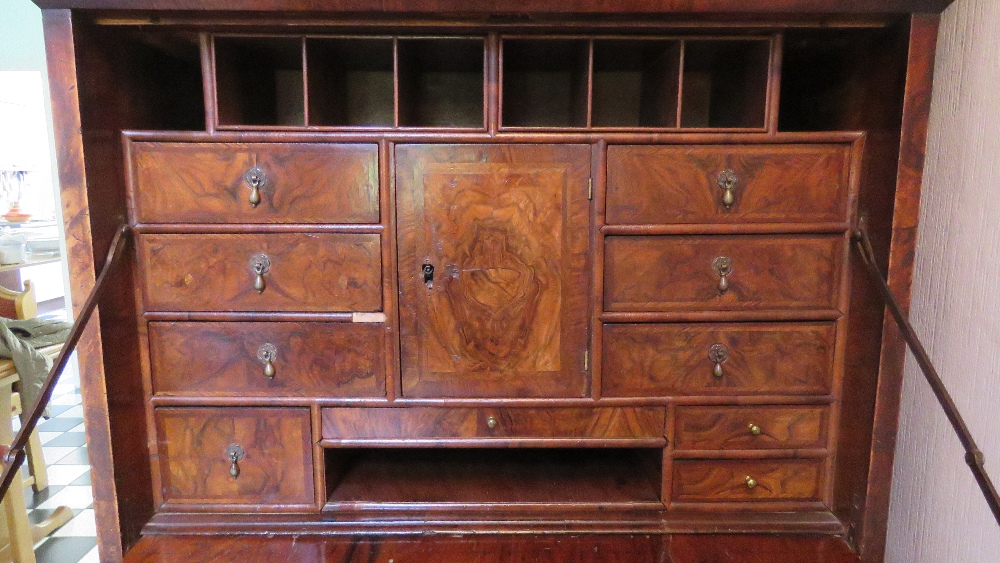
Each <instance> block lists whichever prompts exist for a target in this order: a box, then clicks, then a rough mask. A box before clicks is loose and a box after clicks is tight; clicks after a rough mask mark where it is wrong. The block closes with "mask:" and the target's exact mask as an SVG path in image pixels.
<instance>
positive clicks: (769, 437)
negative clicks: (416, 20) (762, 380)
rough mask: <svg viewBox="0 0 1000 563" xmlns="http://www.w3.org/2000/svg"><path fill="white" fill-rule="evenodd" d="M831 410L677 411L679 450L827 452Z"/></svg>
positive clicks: (676, 423)
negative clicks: (800, 450)
mask: <svg viewBox="0 0 1000 563" xmlns="http://www.w3.org/2000/svg"><path fill="white" fill-rule="evenodd" d="M828 413H829V407H822V406H808V407H806V406H802V407H799V406H793V407H786V406H773V407H772V406H759V407H685V406H680V407H677V414H676V418H675V422H674V448H675V449H677V450H758V449H785V448H825V447H826V446H827V440H826V431H827V426H828V424H827V421H828Z"/></svg>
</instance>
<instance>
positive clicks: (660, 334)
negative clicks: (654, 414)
mask: <svg viewBox="0 0 1000 563" xmlns="http://www.w3.org/2000/svg"><path fill="white" fill-rule="evenodd" d="M835 333H836V327H835V325H834V324H833V323H792V324H777V323H736V324H726V323H704V324H700V323H699V324H689V323H679V324H652V323H651V324H606V325H604V357H603V372H602V374H603V379H602V392H603V393H604V395H605V396H609V397H641V396H649V395H653V396H670V395H729V394H739V395H754V394H766V393H773V394H786V393H787V394H819V395H822V394H826V393H828V392H829V391H830V388H831V385H832V377H833V342H834V335H835ZM715 344H722V345H724V346H725V347H726V350H727V352H728V358H727V359H726V361H725V362H723V363H722V364H721V367H722V375H721V377H719V376H716V375H715V373H714V368H715V364H714V362H713V361H712V359H711V358H710V357H709V350H710V348H711V347H712V346H713V345H715Z"/></svg>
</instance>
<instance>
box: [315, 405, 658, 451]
mask: <svg viewBox="0 0 1000 563" xmlns="http://www.w3.org/2000/svg"><path fill="white" fill-rule="evenodd" d="M664 417H665V413H664V410H663V409H662V408H660V407H640V408H619V407H608V408H596V409H590V408H521V407H510V408H493V407H489V408H437V407H409V408H328V409H323V439H324V440H331V441H351V442H358V441H393V440H401V441H408V442H412V441H413V440H461V439H580V440H584V439H594V440H601V439H604V440H640V439H652V440H662V439H663V436H664Z"/></svg>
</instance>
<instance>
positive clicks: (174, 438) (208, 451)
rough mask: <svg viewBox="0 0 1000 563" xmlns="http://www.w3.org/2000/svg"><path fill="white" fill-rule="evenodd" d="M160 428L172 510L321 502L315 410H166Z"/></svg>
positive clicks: (164, 482)
mask: <svg viewBox="0 0 1000 563" xmlns="http://www.w3.org/2000/svg"><path fill="white" fill-rule="evenodd" d="M137 423H138V421H137ZM156 428H157V433H158V435H159V441H158V447H159V456H158V457H159V462H160V479H161V490H162V494H163V500H164V502H165V503H166V505H167V507H169V508H173V509H182V510H183V509H185V508H187V507H190V508H193V509H194V508H196V507H197V506H199V505H200V506H201V507H202V509H204V508H205V507H206V506H207V507H208V508H210V507H212V506H218V507H219V508H220V509H223V507H225V509H226V510H231V509H236V510H259V509H260V508H264V507H266V509H267V510H282V509H285V510H302V509H303V508H308V507H309V506H312V505H313V503H314V502H315V499H314V494H313V490H314V489H313V463H312V435H311V430H310V417H309V409H307V408H235V407H221V408H215V407H211V408H206V407H195V408H158V409H156ZM234 458H235V460H234ZM234 461H235V463H234Z"/></svg>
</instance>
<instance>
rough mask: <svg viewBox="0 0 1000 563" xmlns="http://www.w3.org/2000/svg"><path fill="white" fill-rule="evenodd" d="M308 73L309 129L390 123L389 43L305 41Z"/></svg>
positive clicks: (392, 111)
mask: <svg viewBox="0 0 1000 563" xmlns="http://www.w3.org/2000/svg"><path fill="white" fill-rule="evenodd" d="M306 69H307V75H308V91H309V125H321V126H322V125H330V126H370V127H392V126H393V125H394V121H395V100H394V94H393V90H394V87H393V80H394V78H393V76H394V75H393V45H392V39H389V38H384V39H380V38H372V39H368V38H345V39H339V38H338V39H307V40H306Z"/></svg>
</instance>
